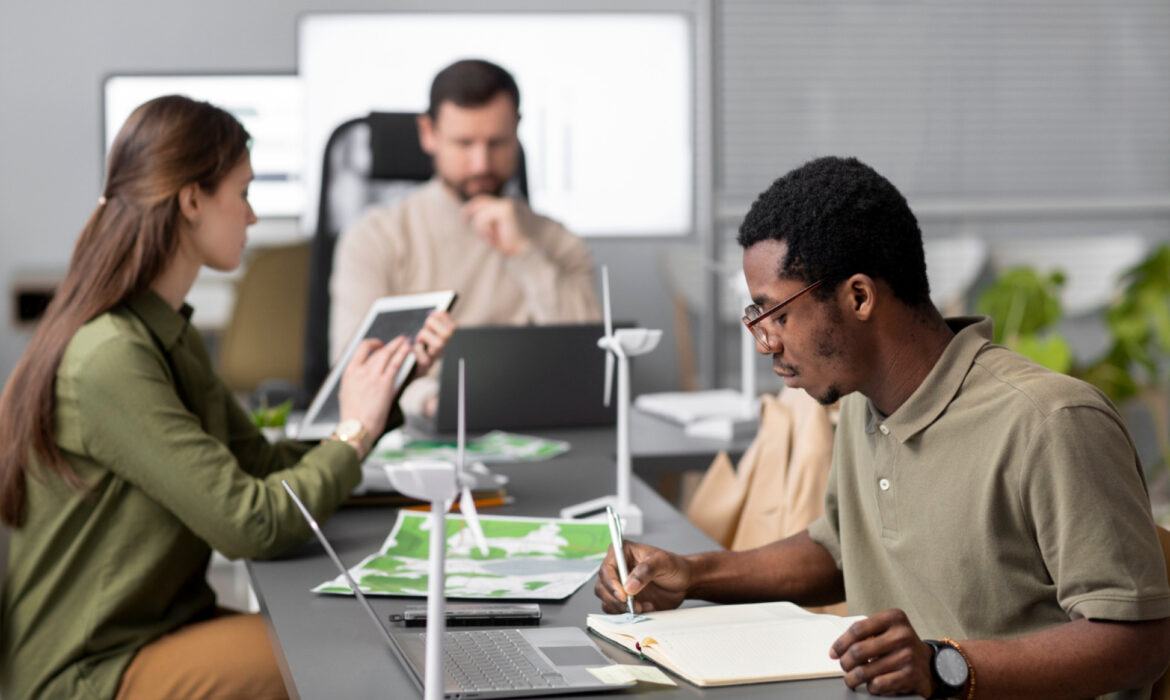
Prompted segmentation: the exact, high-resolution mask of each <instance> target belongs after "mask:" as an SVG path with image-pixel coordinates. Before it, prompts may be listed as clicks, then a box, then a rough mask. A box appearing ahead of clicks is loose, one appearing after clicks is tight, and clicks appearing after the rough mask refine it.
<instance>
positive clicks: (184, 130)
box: [0, 95, 248, 527]
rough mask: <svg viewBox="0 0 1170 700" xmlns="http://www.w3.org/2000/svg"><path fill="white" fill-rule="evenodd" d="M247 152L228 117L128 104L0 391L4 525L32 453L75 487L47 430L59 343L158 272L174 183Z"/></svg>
mask: <svg viewBox="0 0 1170 700" xmlns="http://www.w3.org/2000/svg"><path fill="white" fill-rule="evenodd" d="M247 149H248V132H246V131H245V130H244V128H243V126H241V125H240V123H239V122H238V121H236V119H235V117H233V116H232V115H230V114H228V113H227V112H225V111H224V110H222V109H220V108H218V107H214V106H212V105H210V104H208V103H206V102H196V101H194V100H191V99H188V98H186V97H180V96H177V95H171V96H168V97H159V98H157V99H154V100H151V101H150V102H147V103H145V104H143V105H142V106H140V107H138V109H136V110H134V113H133V114H131V115H130V117H129V118H128V119H127V120H126V123H125V124H124V125H123V126H122V129H121V131H119V132H118V136H117V138H115V139H114V145H113V147H112V148H111V149H110V156H109V161H108V163H107V167H106V185H105V188H104V190H103V193H102V197H101V199H100V200H98V206H97V208H96V209H94V211H93V213H92V214H90V217H89V220H88V221H87V222H86V223H85V227H84V228H82V229H81V235H80V236H79V237H78V239H77V243H76V244H75V245H74V246H73V255H72V259H71V260H70V261H69V269H68V271H67V272H66V273H65V279H64V281H62V282H61V285H60V286H59V287H58V288H57V290H56V293H55V294H54V296H53V300H52V302H51V303H50V304H49V306H48V308H47V309H46V311H45V315H44V318H43V319H42V320H41V322H40V324H39V325H38V326H37V329H36V332H35V333H34V334H33V337H32V340H31V341H30V343H29V346H28V349H27V350H25V353H24V356H23V357H22V358H21V359H20V362H19V363H18V364H17V365H16V369H15V370H14V371H13V372H12V376H11V378H9V380H8V386H7V387H6V388H5V390H4V394H3V396H2V397H0V520H3V522H4V523H5V524H6V525H9V526H11V527H19V526H21V525H23V524H24V522H25V520H26V518H27V478H28V474H29V473H30V464H31V463H32V462H33V461H34V460H35V461H37V462H39V464H40V465H41V466H43V467H44V468H45V469H47V470H48V471H50V472H52V473H54V474H56V475H57V476H59V477H60V478H62V479H64V481H65V482H66V483H67V484H69V485H70V486H71V487H72V488H74V489H77V490H83V489H84V488H85V483H84V482H83V481H82V479H81V477H79V476H78V475H77V473H76V472H74V471H73V470H72V469H71V468H70V467H69V465H68V464H66V462H65V460H64V457H63V455H62V454H61V449H60V447H59V446H58V445H57V442H56V440H55V438H54V432H53V410H54V383H55V378H56V374H57V368H58V366H59V365H60V363H61V358H62V356H63V355H64V354H65V348H66V346H68V344H69V341H70V340H71V339H72V338H73V335H74V334H75V333H76V332H77V330H78V329H79V328H81V326H82V325H84V324H85V323H87V322H88V321H90V320H92V319H93V318H95V317H97V316H99V315H100V314H103V313H105V312H106V311H109V310H110V309H112V308H114V307H115V306H118V305H119V304H122V303H123V302H125V301H127V300H128V299H129V298H131V297H132V296H134V295H136V294H138V293H140V292H142V291H143V290H145V289H147V288H148V287H149V286H150V284H151V283H152V282H154V280H155V279H156V278H157V277H158V276H159V275H160V274H161V273H162V272H163V271H164V269H165V268H166V266H167V264H168V263H169V262H170V260H171V258H172V257H173V256H174V255H175V251H176V249H177V247H178V243H179V236H178V223H179V217H180V211H179V190H181V189H182V188H183V187H185V186H186V185H190V184H192V183H195V184H198V185H199V186H200V187H201V188H203V189H204V190H206V191H208V192H213V191H214V190H215V188H216V186H217V185H219V183H220V181H221V180H223V178H224V177H225V176H226V175H227V174H228V172H230V171H231V170H232V168H234V167H235V166H236V165H238V164H239V163H240V161H241V159H242V158H243V157H244V156H245V155H246V154H247ZM34 476H37V477H40V476H41V475H40V474H36V473H34Z"/></svg>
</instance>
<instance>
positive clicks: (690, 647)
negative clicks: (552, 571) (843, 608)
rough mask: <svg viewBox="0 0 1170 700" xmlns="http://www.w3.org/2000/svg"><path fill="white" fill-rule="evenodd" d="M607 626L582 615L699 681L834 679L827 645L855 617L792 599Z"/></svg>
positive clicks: (837, 667) (837, 671) (835, 666)
mask: <svg viewBox="0 0 1170 700" xmlns="http://www.w3.org/2000/svg"><path fill="white" fill-rule="evenodd" d="M645 617H646V618H648V619H647V620H646V621H644V622H639V623H638V624H634V625H628V624H626V625H622V624H614V623H613V621H612V620H611V619H610V616H608V615H589V616H588V618H587V620H586V623H587V625H588V627H589V629H591V630H593V631H594V632H596V633H597V634H599V635H601V636H602V637H605V638H606V639H608V640H610V641H612V642H615V643H617V644H620V645H621V646H623V647H625V648H627V649H629V650H630V651H632V652H634V653H637V652H638V649H639V647H640V649H641V653H642V655H643V656H645V658H647V659H650V660H651V661H654V662H655V663H657V664H660V665H661V666H663V667H665V668H666V669H668V670H670V671H672V672H674V673H676V674H678V675H679V676H682V677H683V678H685V679H687V680H688V681H690V682H691V683H694V684H695V685H699V686H717V685H740V684H746V683H764V682H769V681H783V680H796V679H802V678H823V677H829V676H841V675H844V672H843V671H842V670H841V664H840V662H839V661H836V660H834V659H830V658H829V647H830V646H831V645H832V643H833V642H834V641H836V639H837V638H838V637H840V636H841V635H842V634H844V633H845V630H847V629H848V628H849V625H851V624H853V623H854V622H856V621H858V620H861V619H863V618H861V617H838V616H836V615H818V614H815V613H810V612H808V611H806V610H803V609H802V608H800V607H798V606H796V605H793V604H792V603H756V604H751V605H709V606H703V607H697V608H683V609H680V610H666V611H663V612H655V613H649V614H647V615H646V616H645Z"/></svg>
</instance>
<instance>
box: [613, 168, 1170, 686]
mask: <svg viewBox="0 0 1170 700" xmlns="http://www.w3.org/2000/svg"><path fill="white" fill-rule="evenodd" d="M739 242H740V244H741V245H742V246H743V247H744V255H743V268H744V274H745V275H746V277H747V281H748V287H749V288H750V289H751V292H752V298H753V300H754V301H755V302H756V304H755V305H753V306H752V307H749V308H748V310H747V314H746V316H745V319H744V321H745V323H746V324H747V325H748V328H749V329H750V330H751V332H752V333H753V334H754V335H755V336H756V340H757V342H758V344H759V346H760V349H761V351H763V352H767V353H768V354H771V355H772V364H773V369H774V371H775V372H776V373H777V374H778V375H780V376H781V377H784V380H785V383H786V384H787V385H788V387H790V388H795V387H800V388H802V389H804V390H806V391H807V392H808V393H809V394H811V395H812V396H813V397H814V398H816V399H818V400H819V401H821V402H822V403H825V404H829V403H833V402H835V401H837V400H838V399H841V398H842V397H844V399H843V400H842V402H841V418H840V422H839V424H838V428H837V436H836V444H835V448H834V454H833V468H832V473H831V474H830V477H829V483H828V488H827V493H826V496H825V515H824V516H823V517H822V518H821V519H820V520H818V521H816V522H814V523H813V524H812V525H811V526H809V528H808V530H806V531H805V532H802V533H800V534H797V535H794V536H792V537H790V538H787V539H784V540H780V541H778V542H775V543H773V544H771V545H767V546H765V547H761V548H759V549H755V550H751V551H747V552H709V553H703V554H696V555H689V556H678V555H675V554H671V553H668V552H665V551H662V550H659V549H655V548H653V547H650V546H647V545H643V544H636V543H627V544H626V550H625V556H626V559H627V561H628V562H629V563H630V565H631V568H630V573H629V577H628V579H627V582H626V585H625V587H624V588H623V587H622V585H621V583H620V582H619V578H618V574H617V571H616V567H615V564H614V560H613V553H612V552H611V553H610V555H609V557H608V558H607V559H606V562H605V564H604V565H603V566H602V570H601V576H600V577H599V580H598V583H597V587H596V592H597V595H598V596H599V597H600V598H601V599H602V606H603V608H605V609H606V610H607V611H610V612H621V611H622V610H624V606H625V600H626V597H627V595H635V596H636V598H635V600H636V603H635V605H636V607H637V608H638V609H639V610H640V611H642V610H658V609H664V608H672V607H675V606H677V605H679V603H681V602H682V600H683V599H684V598H688V597H690V598H702V599H706V600H712V601H718V602H747V601H756V600H777V599H783V600H793V601H796V602H798V603H801V604H806V605H822V604H828V603H835V602H839V601H841V600H842V599H845V600H847V602H848V607H849V612H850V614H853V615H867V616H868V617H867V618H866V619H865V620H863V621H860V622H858V623H855V624H854V625H853V626H852V627H851V628H850V629H849V631H848V632H846V633H845V634H844V635H842V636H841V638H840V639H838V640H837V641H836V642H835V643H834V644H833V646H832V648H831V649H826V650H825V653H826V654H830V656H832V657H833V658H836V659H839V660H840V663H841V667H842V669H843V670H844V671H845V682H846V683H847V684H848V685H849V687H850V688H857V687H861V686H865V687H866V688H867V689H868V690H869V692H871V693H874V694H879V695H893V694H918V695H921V696H922V697H928V698H929V697H961V698H972V697H978V698H1041V697H1043V698H1084V697H1090V696H1102V695H1110V697H1116V698H1122V697H1124V698H1145V697H1149V686H1150V685H1151V683H1152V682H1153V681H1154V680H1155V679H1157V678H1158V676H1159V675H1160V674H1161V673H1162V672H1163V671H1164V670H1165V668H1166V666H1167V662H1168V660H1170V588H1168V587H1167V581H1166V570H1165V563H1164V560H1163V557H1162V553H1161V549H1160V547H1159V544H1158V539H1157V533H1156V531H1155V528H1154V523H1153V519H1152V517H1151V515H1150V505H1149V498H1148V495H1147V493H1146V489H1145V484H1144V481H1143V478H1142V471H1141V465H1140V463H1139V461H1138V458H1137V455H1136V452H1135V450H1134V447H1133V443H1132V441H1131V440H1130V437H1129V435H1128V433H1127V432H1126V429H1125V427H1124V426H1123V425H1122V423H1121V421H1120V419H1119V418H1118V415H1117V412H1116V411H1115V409H1114V408H1113V406H1112V405H1111V404H1110V403H1109V401H1108V400H1107V399H1105V398H1104V396H1102V395H1101V394H1100V392H1098V391H1097V390H1096V389H1094V388H1092V387H1091V386H1089V385H1087V384H1085V383H1083V382H1080V381H1078V380H1075V379H1072V378H1070V377H1067V376H1064V375H1061V374H1058V373H1055V372H1051V371H1049V370H1046V369H1044V368H1042V367H1040V366H1038V365H1036V364H1034V363H1032V362H1031V361H1029V360H1027V359H1026V358H1024V357H1022V356H1020V355H1018V354H1016V353H1013V352H1011V351H1009V350H1007V349H1005V348H1002V347H1000V346H996V345H993V344H991V342H990V339H991V322H990V320H988V319H976V318H959V319H943V318H942V316H941V315H940V314H939V313H938V311H937V310H936V309H935V308H934V306H933V305H931V303H930V298H929V287H928V284H927V280H926V264H925V261H924V256H923V250H922V237H921V234H920V232H919V230H918V224H917V221H916V220H915V218H914V215H913V214H912V213H911V211H910V208H909V206H908V205H907V204H906V201H905V199H904V198H903V197H902V195H901V194H900V193H899V192H898V191H897V189H895V188H894V186H893V185H892V184H890V183H889V182H888V181H887V180H885V179H884V178H882V177H881V176H880V175H878V174H877V173H876V172H874V171H873V170H872V169H871V168H869V167H868V166H865V165H863V164H862V163H860V162H858V161H857V160H854V159H847V160H846V159H840V158H822V159H819V160H815V161H812V162H810V163H808V164H806V165H804V166H802V167H800V168H798V169H796V170H794V171H793V172H791V173H789V174H788V175H786V176H784V177H783V178H781V179H779V180H777V181H776V182H775V183H774V184H773V185H772V187H771V188H770V189H769V190H768V191H766V192H765V193H764V194H762V195H761V196H760V198H759V199H758V200H757V201H756V202H755V204H754V205H753V206H752V208H751V211H750V212H749V213H748V215H747V217H746V219H745V220H744V223H743V226H742V228H741V229H740V235H739ZM927 638H933V639H927Z"/></svg>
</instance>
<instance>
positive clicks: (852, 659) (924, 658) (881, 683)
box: [829, 609, 934, 698]
mask: <svg viewBox="0 0 1170 700" xmlns="http://www.w3.org/2000/svg"><path fill="white" fill-rule="evenodd" d="M931 654H932V652H931V648H930V647H929V646H928V645H927V644H926V643H925V642H923V641H922V640H921V639H919V638H918V634H917V633H916V632H915V631H914V628H913V627H912V626H911V625H910V620H909V619H907V617H906V613H905V612H903V611H901V610H898V609H891V610H884V611H882V612H879V613H877V614H875V615H871V616H869V617H867V618H865V619H864V620H859V621H857V622H855V623H853V625H851V626H850V627H849V630H848V631H846V632H845V634H843V635H841V636H840V637H838V638H837V641H835V642H833V646H832V648H831V649H830V650H829V656H831V657H832V658H834V659H840V660H841V668H842V669H843V670H844V671H845V684H846V685H848V686H849V687H850V688H851V689H856V688H858V687H860V686H862V685H864V686H866V690H868V691H869V692H870V693H872V694H873V695H904V694H911V693H915V694H918V695H921V696H922V697H924V698H926V697H930V694H931V693H932V692H934V678H933V676H932V675H931V672H930V659H931Z"/></svg>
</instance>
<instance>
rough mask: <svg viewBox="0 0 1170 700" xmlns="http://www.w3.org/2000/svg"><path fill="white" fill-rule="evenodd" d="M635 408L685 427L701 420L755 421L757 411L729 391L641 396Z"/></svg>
mask: <svg viewBox="0 0 1170 700" xmlns="http://www.w3.org/2000/svg"><path fill="white" fill-rule="evenodd" d="M634 406H635V407H637V408H638V409H639V410H641V411H645V412H646V413H652V414H654V415H657V416H662V417H663V418H667V419H669V420H672V421H674V422H676V423H682V424H684V425H686V424H687V423H693V422H695V421H697V420H703V419H704V418H741V419H754V418H756V411H757V408H756V406H755V402H750V403H749V401H748V400H747V399H745V398H744V396H743V394H741V393H740V392H738V391H733V390H731V389H714V390H711V391H668V392H663V393H658V394H642V395H640V396H638V397H637V398H636V399H634Z"/></svg>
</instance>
